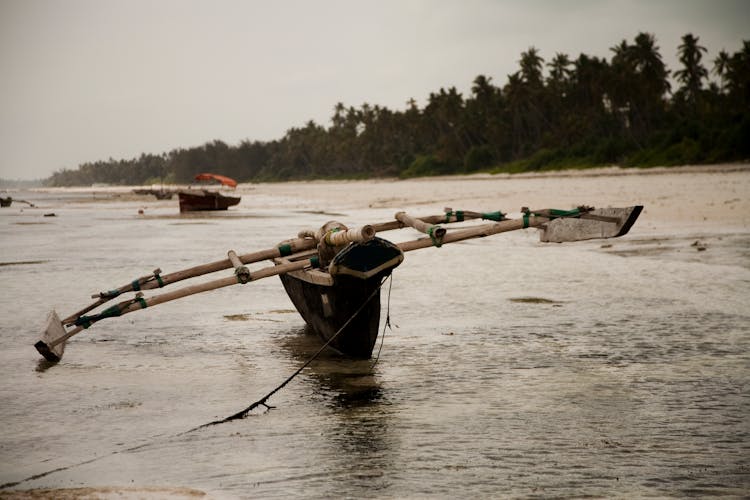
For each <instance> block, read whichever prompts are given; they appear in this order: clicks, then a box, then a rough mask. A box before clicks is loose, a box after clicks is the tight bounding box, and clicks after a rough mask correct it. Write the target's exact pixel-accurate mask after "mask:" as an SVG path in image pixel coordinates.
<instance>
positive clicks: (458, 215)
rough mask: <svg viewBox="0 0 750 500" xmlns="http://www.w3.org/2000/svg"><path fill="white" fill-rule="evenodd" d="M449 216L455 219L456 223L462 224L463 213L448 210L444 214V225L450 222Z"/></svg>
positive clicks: (461, 211)
mask: <svg viewBox="0 0 750 500" xmlns="http://www.w3.org/2000/svg"><path fill="white" fill-rule="evenodd" d="M451 216H455V217H456V222H463V221H464V211H463V210H455V211H454V210H449V211H447V212H445V223H446V224H448V223H449V222H450V221H451Z"/></svg>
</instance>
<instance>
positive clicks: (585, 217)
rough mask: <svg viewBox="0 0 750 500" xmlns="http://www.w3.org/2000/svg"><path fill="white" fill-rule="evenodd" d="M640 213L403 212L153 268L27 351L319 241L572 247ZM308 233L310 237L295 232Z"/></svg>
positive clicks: (48, 331) (58, 324)
mask: <svg viewBox="0 0 750 500" xmlns="http://www.w3.org/2000/svg"><path fill="white" fill-rule="evenodd" d="M642 208H643V207H641V206H634V207H628V208H609V209H601V210H597V211H594V209H593V208H591V207H579V208H576V209H573V210H554V209H546V210H538V211H530V210H528V209H526V208H524V209H522V213H523V215H522V217H521V218H519V219H507V218H506V217H505V214H503V213H502V212H499V211H498V212H486V213H481V212H471V211H460V210H458V211H453V210H450V209H446V213H445V214H444V215H437V216H430V217H419V218H417V217H412V216H409V215H408V214H406V213H404V212H398V213H397V214H396V215H395V216H394V219H395V220H393V221H388V222H383V223H379V224H373V225H367V226H363V227H361V228H357V229H349V230H345V231H337V232H336V231H329V232H328V233H326V234H323V235H317V238H311V237H300V238H296V239H292V240H289V241H287V242H284V243H282V244H281V245H279V246H277V247H274V248H270V249H267V250H262V251H258V252H254V253H248V254H243V255H237V254H236V253H235V252H234V251H233V250H230V251H229V252H228V254H227V258H226V259H223V260H219V261H215V262H211V263H208V264H203V265H199V266H194V267H191V268H188V269H184V270H181V271H176V272H174V273H170V274H166V275H162V274H161V270H159V269H156V270H155V271H154V272H153V273H152V274H150V275H147V276H143V277H141V278H138V279H136V280H134V281H132V282H131V283H128V284H126V285H123V286H121V287H119V288H116V289H113V290H110V291H107V292H100V293H99V294H97V295H93V296H92V298H96V299H97V300H96V301H95V302H94V303H92V304H91V305H89V306H87V307H85V308H84V309H82V310H80V311H78V312H76V313H74V314H72V315H70V316H68V317H67V318H65V319H64V320H60V318H59V317H58V315H57V313H56V312H55V311H54V310H53V311H51V312H50V313H49V315H48V317H47V323H46V327H45V330H44V332H43V335H42V338H41V340H39V341H38V342H37V343H36V344H34V347H36V349H37V351H39V353H40V354H41V355H42V356H44V358H45V359H47V360H48V361H51V362H57V361H60V359H61V358H62V355H63V351H64V348H65V342H66V341H67V340H68V339H69V338H70V337H72V336H73V335H76V334H77V333H79V332H81V331H82V330H84V329H87V328H89V327H90V326H91V325H93V324H94V323H96V322H98V321H101V320H103V319H106V318H113V317H117V316H122V315H124V314H127V313H131V312H134V311H138V310H140V309H146V308H148V307H153V306H156V305H158V304H162V303H164V302H169V301H172V300H176V299H180V298H183V297H187V296H190V295H195V294H197V293H203V292H207V291H210V290H216V289H218V288H223V287H227V286H231V285H236V284H245V283H248V282H250V281H257V280H259V279H262V278H267V277H269V276H276V275H279V274H284V273H288V272H292V271H298V270H302V269H306V268H313V267H318V266H319V264H320V263H319V260H318V257H317V255H316V252H315V251H314V250H313V249H315V248H316V246H317V245H318V242H319V241H322V242H324V243H325V244H327V245H329V246H340V245H344V244H347V243H352V242H359V243H363V242H366V241H369V240H371V239H372V238H374V236H375V234H376V233H377V232H384V231H389V230H393V229H399V228H402V227H405V226H409V227H413V228H415V229H417V230H419V231H421V232H423V233H425V234H427V235H428V237H427V238H420V239H416V240H412V241H406V242H402V243H398V247H399V248H400V249H401V250H402V251H403V252H409V251H412V250H418V249H421V248H428V247H430V246H436V247H439V246H441V245H443V244H446V243H454V242H458V241H463V240H467V239H472V238H481V237H485V236H490V235H493V234H499V233H503V232H508V231H515V230H519V229H525V228H528V227H541V228H542V234H541V235H540V239H541V241H554V242H563V241H580V240H584V239H591V238H613V237H618V236H622V235H624V234H626V233H627V232H628V231H629V230H630V227H631V226H632V225H633V223H634V222H635V220H636V219H637V218H638V215H639V214H640V212H641V210H642ZM472 219H484V220H491V221H495V222H492V223H488V224H482V225H480V226H476V227H472V228H467V229H461V230H456V231H452V232H450V233H448V232H447V231H446V230H445V229H444V228H442V227H441V226H440V225H439V224H450V223H454V222H463V221H466V220H472ZM302 234H306V235H309V234H310V233H301V235H302ZM285 256H298V257H300V259H299V260H295V261H292V262H289V263H287V264H279V265H274V266H269V267H265V268H262V269H259V270H257V271H253V272H250V271H249V270H248V269H247V268H246V267H245V266H244V265H245V264H251V263H254V262H260V261H263V260H270V259H274V258H277V257H285ZM230 268H234V275H233V276H228V277H225V278H219V279H216V280H212V281H208V282H206V283H202V284H198V285H191V286H187V287H183V288H180V289H178V290H174V291H172V292H167V293H163V294H159V295H155V296H152V297H149V298H144V297H143V293H142V291H143V290H150V289H155V288H162V287H164V286H167V285H169V284H172V283H176V282H178V281H182V280H185V279H188V278H193V277H197V276H202V275H205V274H209V273H213V272H216V271H221V270H225V269H230ZM127 292H138V293H137V294H136V296H135V297H134V298H133V299H130V300H126V301H123V302H119V303H118V304H115V305H113V306H111V307H109V308H107V309H105V310H103V311H102V312H100V313H98V314H92V315H86V313H88V312H90V311H91V310H93V309H95V308H97V307H98V306H100V305H102V304H104V303H105V302H108V301H110V300H112V299H114V298H115V297H118V296H119V295H121V294H123V293H127Z"/></svg>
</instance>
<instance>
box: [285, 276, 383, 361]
mask: <svg viewBox="0 0 750 500" xmlns="http://www.w3.org/2000/svg"><path fill="white" fill-rule="evenodd" d="M280 278H281V283H283V285H284V289H285V290H286V293H287V294H288V295H289V298H290V299H291V300H292V303H293V304H294V307H295V308H296V309H297V311H299V313H300V315H301V316H302V319H304V320H305V322H306V323H307V324H308V325H309V326H310V328H312V330H313V331H314V332H315V333H316V334H317V335H318V336H319V337H321V339H322V340H323V341H325V342H327V341H329V340H330V339H331V338H332V337H333V336H334V335H336V333H337V332H338V331H339V329H340V328H341V327H342V326H344V325H345V324H346V322H347V321H349V319H350V318H351V317H352V316H353V315H354V314H355V313H356V312H357V311H358V310H359V309H360V308H362V309H361V310H360V311H359V313H358V314H357V315H356V316H355V317H354V319H352V320H351V321H350V322H349V324H348V325H346V327H345V328H344V329H343V331H341V333H339V334H338V335H337V336H336V338H335V339H333V341H332V342H331V344H330V347H332V348H333V349H335V350H337V351H338V352H340V353H341V354H345V355H347V356H350V357H352V358H359V359H367V358H369V357H370V356H371V355H372V350H373V348H374V347H375V341H376V340H377V338H378V330H379V325H380V292H379V291H378V287H379V286H380V282H381V279H380V278H377V279H370V280H365V281H363V280H360V279H357V278H353V277H349V276H343V277H341V279H337V280H336V284H335V285H334V286H326V285H317V284H314V283H309V282H306V281H303V280H301V279H298V278H296V277H294V276H291V275H288V274H282V275H280ZM373 293H374V294H375V295H374V296H373V297H372V298H370V296H371V295H372V294H373ZM368 298H369V301H368ZM365 301H367V303H366V304H365V305H364V307H363V304H364V303H365Z"/></svg>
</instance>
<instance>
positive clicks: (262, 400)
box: [183, 280, 390, 434]
mask: <svg viewBox="0 0 750 500" xmlns="http://www.w3.org/2000/svg"><path fill="white" fill-rule="evenodd" d="M383 283H385V280H383V281H382V282H381V283H380V285H378V287H377V288H376V289H375V290H374V291H373V292H372V293H371V294H370V296H369V297H367V298H366V299H365V301H364V302H362V305H361V306H359V309H357V310H356V311H354V314H352V315H351V317H350V318H349V319H348V320H346V322H345V323H344V324H343V325H342V326H341V328H339V329H338V331H337V332H336V333H335V334H333V335H332V336H331V338H330V339H328V340H327V341H326V342H325V344H323V345H322V346H321V348H320V349H318V350H317V352H315V354H313V355H312V356H311V357H310V359H308V360H307V361H305V363H304V364H302V366H300V367H299V368H297V370H296V371H295V372H294V373H292V374H291V375H290V376H289V377H287V379H286V380H284V381H283V382H282V383H281V384H279V385H278V386H276V387H275V388H274V389H273V390H272V391H271V392H269V393H268V394H266V395H265V396H263V397H262V398H260V399H259V400H257V401H256V402H254V403H253V404H251V405H250V406H248V407H247V408H245V409H244V410H241V411H238V412H237V413H235V414H233V415H230V416H228V417H226V418H223V419H221V420H214V421H213V422H209V423H207V424H203V425H200V426H198V427H195V428H193V429H190V430H189V431H186V432H184V433H183V434H188V433H190V432H193V431H197V430H199V429H204V428H206V427H211V426H214V425H219V424H224V423H227V422H231V421H232V420H239V419H242V418H245V417H246V416H247V414H248V413H250V412H251V411H253V410H254V409H255V408H257V407H259V406H265V407H266V408H267V409H269V410H270V409H271V408H273V406H270V405H268V404H266V402H267V401H268V400H269V399H270V398H271V396H273V395H274V394H276V393H277V392H279V391H280V390H281V389H283V388H284V387H285V386H286V385H287V384H288V383H289V382H291V381H292V380H293V379H294V378H295V377H296V376H297V375H299V374H300V373H302V370H304V369H305V368H307V367H308V366H309V365H310V363H312V362H313V361H315V359H316V358H317V357H318V356H320V354H321V353H322V352H323V351H324V350H325V349H326V347H328V346H329V345H331V342H333V341H334V340H336V337H338V336H339V335H340V334H341V332H343V331H344V329H345V328H346V327H347V326H349V323H351V322H352V321H353V320H354V318H356V317H357V315H358V314H359V313H360V312H362V310H363V309H364V308H365V306H366V305H367V304H368V303H369V302H370V301H371V300H372V299H373V298H374V297H375V296H376V295H377V294H378V293H380V289H381V288H382V287H383ZM389 302H390V295H389ZM378 355H380V353H379V352H378Z"/></svg>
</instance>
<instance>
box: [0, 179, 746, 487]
mask: <svg viewBox="0 0 750 500" xmlns="http://www.w3.org/2000/svg"><path fill="white" fill-rule="evenodd" d="M132 189H133V187H95V188H94V187H92V188H85V189H82V188H55V189H39V190H32V191H23V192H11V193H9V194H10V195H11V196H13V197H14V198H20V199H26V200H29V201H30V202H32V203H34V204H35V205H36V206H35V207H33V208H32V207H28V206H25V205H17V204H13V205H12V206H11V207H8V208H3V209H2V210H1V211H0V234H1V235H2V239H1V240H0V252H1V253H0V263H2V265H0V277H2V282H3V291H4V293H3V295H2V298H1V299H0V314H1V315H2V317H3V318H5V324H4V325H3V335H2V337H1V338H0V347H2V349H0V366H2V368H0V370H1V371H0V375H2V379H1V380H0V421H2V422H3V430H2V431H0V484H2V485H3V486H2V489H0V498H61V497H63V498H64V497H65V496H64V495H68V496H67V497H68V498H107V499H110V498H217V499H224V498H230V499H234V498H258V497H262V498H300V497H305V498H332V497H333V498H336V497H357V498H425V497H427V498H453V497H455V496H456V495H457V494H459V492H460V495H461V496H468V497H478V498H486V497H492V498H497V497H513V498H518V497H523V498H529V497H545V498H546V497H582V496H595V497H645V496H656V497H666V498H684V497H691V496H700V497H703V496H722V497H730V498H732V497H736V498H741V497H743V496H745V495H747V492H748V491H750V460H749V459H748V457H750V417H749V416H748V415H750V392H748V390H747V387H748V386H750V307H749V306H748V302H747V296H748V293H750V224H749V223H748V220H747V216H748V214H750V165H747V164H732V165H715V166H694V167H677V168H657V169H620V168H616V167H611V168H603V169H594V170H576V171H562V172H545V173H537V174H524V175H485V174H479V175H468V176H449V177H436V178H422V179H411V180H396V179H382V180H367V181H308V182H289V183H263V184H241V185H240V186H239V187H238V189H237V192H238V193H239V194H240V195H241V196H242V201H241V202H240V204H239V206H237V207H236V208H232V209H230V210H228V211H226V212H223V213H215V214H192V215H190V214H182V215H181V214H179V212H178V211H177V208H176V206H177V201H176V200H174V199H173V200H156V199H154V198H152V197H149V196H138V195H134V194H132ZM580 205H587V206H594V207H597V208H604V207H609V206H614V207H619V206H632V205H643V207H644V209H643V212H642V215H641V216H640V218H639V220H638V221H637V222H636V224H635V225H634V226H633V228H632V229H631V231H630V233H629V234H627V235H626V236H624V237H622V238H618V239H611V240H589V241H583V242H577V243H565V244H544V243H540V242H539V240H538V236H537V234H536V230H534V229H527V230H523V231H515V232H512V233H507V234H501V235H497V236H492V237H488V238H482V239H479V240H473V241H470V242H465V243H457V244H455V245H445V246H443V247H442V248H439V249H438V248H430V249H425V250H420V251H415V252H410V253H408V254H407V256H406V258H405V261H404V263H403V264H402V265H401V266H399V267H398V268H397V269H396V271H395V272H394V275H393V280H392V283H391V284H390V285H386V287H388V288H389V290H390V291H389V292H388V293H386V291H385V287H384V289H383V292H382V300H383V303H384V307H383V318H382V319H381V325H385V324H386V321H385V320H386V318H388V319H389V320H390V321H389V322H390V324H391V328H390V329H384V330H383V333H382V335H384V337H383V339H382V347H381V348H378V349H377V352H378V358H377V362H374V360H373V361H357V362H353V361H351V360H346V359H343V358H341V357H340V356H337V355H333V354H331V355H328V356H324V357H323V358H322V359H320V360H316V361H315V362H314V363H313V364H312V365H311V366H310V367H309V368H307V369H305V370H304V371H303V372H302V373H301V375H300V376H299V377H298V378H297V379H295V380H294V381H293V382H292V383H290V384H289V385H288V386H287V387H285V388H284V389H283V390H282V391H280V392H279V393H278V394H276V395H275V396H274V397H273V398H272V399H271V401H270V403H269V404H270V405H272V406H274V408H273V409H271V410H268V411H266V412H259V413H258V414H253V415H251V416H249V417H248V418H246V419H243V420H240V421H236V422H232V423H228V424H222V425H217V426H213V427H209V428H206V429H201V430H198V431H195V430H194V429H195V428H196V427H199V426H201V425H202V424H205V423H206V422H210V421H213V420H216V419H217V418H222V417H225V416H227V415H230V414H232V413H234V412H236V411H238V410H240V409H241V408H243V407H245V406H247V405H248V404H249V403H251V402H252V401H254V400H257V399H258V398H260V397H261V396H263V395H264V394H266V393H267V392H268V391H269V390H271V389H273V388H274V387H275V386H277V385H278V384H279V383H280V382H281V381H283V380H284V379H285V378H286V377H287V376H288V375H289V374H291V373H292V372H293V371H294V370H296V369H297V368H298V367H299V366H300V365H301V364H302V363H303V362H304V361H305V360H306V359H307V358H308V356H309V355H310V354H311V353H312V352H314V351H315V349H316V345H317V344H316V342H315V340H316V339H314V338H311V336H310V335H306V334H305V333H304V323H303V322H302V320H301V318H300V316H299V315H298V314H297V312H296V311H295V310H294V308H293V306H292V305H291V303H290V302H289V299H288V298H287V297H286V295H285V294H284V292H283V289H282V287H281V285H280V283H279V281H278V279H277V278H269V279H265V280H262V281H258V282H257V283H249V284H247V285H241V286H236V287H230V288H227V289H223V290H220V291H216V292H210V293H206V294H202V295H200V296H199V297H191V298H187V299H184V300H180V301H175V302H174V303H170V304H165V305H164V306H159V308H158V309H157V308H154V310H153V311H152V310H146V311H143V312H140V311H139V312H137V313H134V314H132V315H128V316H127V317H125V318H113V319H111V320H106V321H103V322H102V323H101V324H97V325H94V326H93V327H92V328H91V329H89V330H86V331H84V332H83V333H81V334H80V335H79V336H76V337H75V338H73V339H71V341H70V342H69V343H68V345H67V347H66V352H65V355H64V357H63V359H62V360H61V361H60V363H58V364H55V365H51V364H49V363H46V362H44V361H41V360H40V357H39V355H38V353H37V352H36V351H35V350H34V348H33V344H34V342H36V340H37V339H38V335H39V332H40V330H41V328H43V325H44V321H45V318H46V315H47V312H48V311H49V310H51V309H53V308H54V309H56V310H58V312H59V313H60V314H61V316H62V315H65V314H69V313H70V312H72V311H74V310H77V309H79V308H80V307H81V306H83V305H85V304H87V303H88V302H90V299H89V297H90V296H91V295H92V294H95V293H97V292H98V291H100V290H108V289H111V288H112V287H114V286H118V285H121V284H123V283H128V282H130V281H131V280H132V279H134V278H137V277H138V276H141V275H144V274H148V273H149V272H151V271H152V270H153V269H155V268H157V267H158V268H161V269H162V270H163V271H164V272H165V273H167V272H172V271H175V270H178V269H183V268H186V267H189V266H193V265H196V264H201V263H205V262H210V261H214V260H217V259H222V258H225V257H226V253H227V251H228V250H229V249H234V250H235V251H237V252H238V253H244V252H251V251H255V250H260V249H264V248H270V247H273V246H275V245H277V244H278V243H279V242H281V241H283V240H285V239H288V238H292V237H295V236H296V235H297V232H298V231H300V230H302V229H315V228H317V227H319V226H321V225H322V224H323V223H325V222H327V221H329V220H338V221H340V222H343V223H345V224H347V225H349V226H350V227H356V226H358V225H363V224H368V223H374V222H381V221H385V220H390V219H392V218H393V215H394V213H395V212H397V211H402V210H403V211H406V212H407V213H409V214H411V215H414V216H426V215H438V214H441V213H442V212H443V210H444V209H445V208H451V209H454V210H477V211H495V210H500V211H502V212H504V213H507V214H508V215H509V216H510V217H514V218H515V217H519V216H520V213H521V209H522V207H529V208H531V209H532V210H535V209H544V208H558V209H570V208H573V207H576V206H580ZM449 230H450V229H449ZM382 236H383V237H386V238H389V239H392V240H393V241H405V240H407V239H413V238H416V237H419V234H417V233H416V232H414V231H412V230H411V229H404V230H401V231H398V232H393V233H387V234H384V235H382ZM262 265H268V264H262ZM262 265H261V264H256V265H254V266H255V267H256V268H259V267H261V266H262ZM149 293H150V292H149ZM386 304H387V307H386ZM379 342H380V340H379ZM45 495H46V496H45Z"/></svg>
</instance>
